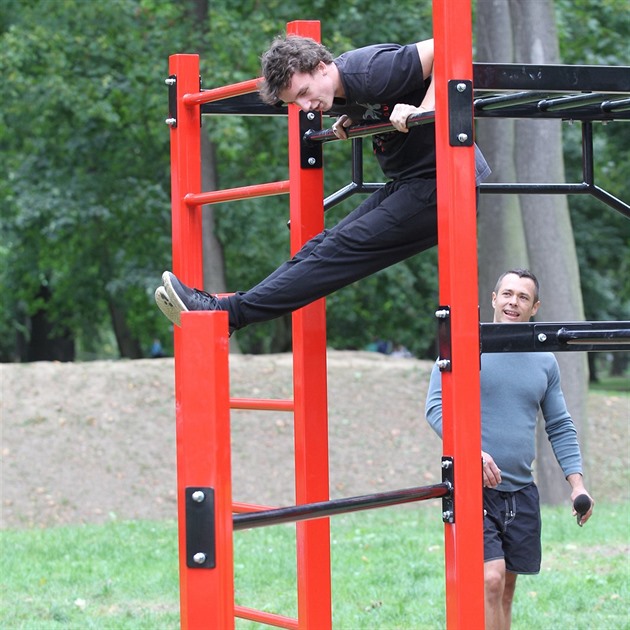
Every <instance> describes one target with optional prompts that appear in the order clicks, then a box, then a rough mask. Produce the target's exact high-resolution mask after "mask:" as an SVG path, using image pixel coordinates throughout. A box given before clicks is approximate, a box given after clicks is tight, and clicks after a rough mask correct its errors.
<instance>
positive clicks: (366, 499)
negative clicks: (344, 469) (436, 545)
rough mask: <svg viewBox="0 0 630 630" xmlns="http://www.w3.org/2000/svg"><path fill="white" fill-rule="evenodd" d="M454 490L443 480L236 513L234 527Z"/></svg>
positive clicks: (263, 524)
mask: <svg viewBox="0 0 630 630" xmlns="http://www.w3.org/2000/svg"><path fill="white" fill-rule="evenodd" d="M451 492H452V486H451V484H450V483H448V482H443V483H438V484H435V485H433V486H421V487H417V488H406V489H402V490H391V491H389V492H380V493H376V494H365V495H361V496H357V497H348V498H344V499H333V500H331V501H320V502H317V503H307V504H304V505H294V506H290V507H284V508H277V509H274V510H265V511H263V512H250V513H246V514H235V515H234V517H233V523H234V530H235V531H236V530H240V529H251V528H254V527H266V526H268V525H280V524H282V523H293V522H296V521H307V520H312V519H316V518H324V517H326V516H332V515H334V514H345V513H348V512H358V511H360V510H369V509H372V508H377V507H385V506H388V505H400V504H402V503H412V502H413V501H426V500H427V499H437V498H439V497H445V496H447V495H449V494H450V493H451Z"/></svg>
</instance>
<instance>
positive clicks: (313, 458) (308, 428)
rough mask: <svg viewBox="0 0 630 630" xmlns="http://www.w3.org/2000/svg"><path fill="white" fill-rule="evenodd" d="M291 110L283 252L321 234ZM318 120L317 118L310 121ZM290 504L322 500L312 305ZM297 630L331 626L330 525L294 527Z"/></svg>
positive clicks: (321, 339) (324, 479)
mask: <svg viewBox="0 0 630 630" xmlns="http://www.w3.org/2000/svg"><path fill="white" fill-rule="evenodd" d="M287 33H289V34H294V35H302V36H305V37H312V38H313V39H315V40H317V41H320V37H321V35H320V25H319V22H317V21H296V22H291V23H289V24H288V25H287ZM299 115H300V112H299V109H298V108H297V107H296V106H294V105H292V106H289V179H290V210H291V251H292V253H295V252H296V251H297V250H299V249H300V247H301V246H302V245H303V244H304V243H305V242H306V241H307V240H308V239H310V238H311V237H312V236H314V235H315V234H318V233H319V232H321V230H322V229H323V228H324V207H323V199H324V184H323V179H324V177H323V170H322V169H321V168H302V166H301V162H300V144H301V134H300V122H299ZM316 115H317V116H320V114H316ZM293 374H294V376H293V379H294V380H293V382H294V401H295V486H296V503H298V504H301V503H311V502H316V501H325V500H327V499H328V498H329V479H328V403H327V384H326V306H325V300H324V299H320V300H317V301H316V302H314V303H312V304H309V305H308V306H305V307H304V308H302V309H300V310H299V311H296V312H295V313H294V314H293ZM297 562H298V567H297V575H298V624H299V628H301V629H303V630H306V629H307V628H309V629H313V628H317V630H326V629H329V628H331V627H332V618H331V615H332V613H331V586H330V524H329V520H328V519H318V520H314V521H307V522H302V523H298V524H297Z"/></svg>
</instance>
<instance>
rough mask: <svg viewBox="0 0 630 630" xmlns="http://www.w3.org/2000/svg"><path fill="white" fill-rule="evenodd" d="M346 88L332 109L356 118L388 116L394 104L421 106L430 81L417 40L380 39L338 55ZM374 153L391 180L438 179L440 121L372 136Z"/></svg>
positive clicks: (384, 118)
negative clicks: (437, 131)
mask: <svg viewBox="0 0 630 630" xmlns="http://www.w3.org/2000/svg"><path fill="white" fill-rule="evenodd" d="M334 63H335V65H336V66H337V68H338V69H339V73H340V76H341V81H342V83H343V87H344V90H345V94H346V98H345V99H335V102H334V104H333V106H332V108H331V109H330V113H332V114H336V115H341V114H347V115H348V116H349V117H350V118H351V119H352V120H353V121H354V122H355V123H356V122H359V121H364V122H369V121H370V120H380V121H383V120H388V119H389V115H390V113H391V111H392V110H393V109H394V105H396V104H397V103H404V104H407V105H414V106H416V107H417V106H418V105H420V103H421V102H422V99H423V98H424V95H425V94H426V91H427V88H428V86H429V83H430V79H429V80H427V81H425V80H424V78H423V74H422V66H421V63H420V58H419V56H418V49H417V48H416V45H415V44H409V45H407V46H401V45H399V44H376V45H374V46H366V47H365V48H358V49H356V50H351V51H350V52H347V53H344V54H342V55H340V56H339V57H337V58H336V59H335V60H334ZM372 145H373V147H374V154H375V155H376V158H377V159H378V161H379V164H380V166H381V169H382V170H383V173H385V175H386V176H387V177H389V178H391V179H403V178H409V177H425V178H435V176H436V175H435V124H433V123H428V124H424V125H418V126H415V127H411V128H410V129H409V133H400V132H398V131H392V132H388V133H383V134H378V135H375V136H372Z"/></svg>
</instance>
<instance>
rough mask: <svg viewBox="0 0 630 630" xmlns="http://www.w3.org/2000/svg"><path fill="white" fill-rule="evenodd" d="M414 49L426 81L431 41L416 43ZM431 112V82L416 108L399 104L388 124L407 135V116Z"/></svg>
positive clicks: (430, 74)
mask: <svg viewBox="0 0 630 630" xmlns="http://www.w3.org/2000/svg"><path fill="white" fill-rule="evenodd" d="M416 49H417V51H418V57H419V58H420V64H421V65H422V76H423V78H424V79H425V80H426V79H428V78H429V77H431V76H432V74H433V40H432V39H425V40H424V41H421V42H418V43H417V44H416ZM432 111H435V84H434V82H433V81H431V83H430V84H429V87H428V89H427V93H426V94H425V96H424V98H423V99H422V103H420V105H419V106H418V107H414V106H413V105H405V104H403V103H399V104H398V105H396V106H395V107H394V109H393V110H392V113H391V116H390V117H389V122H390V123H392V125H394V127H395V128H396V129H397V130H398V131H402V132H403V133H407V132H408V131H409V128H408V127H407V119H408V118H409V116H413V115H414V114H421V113H423V112H432Z"/></svg>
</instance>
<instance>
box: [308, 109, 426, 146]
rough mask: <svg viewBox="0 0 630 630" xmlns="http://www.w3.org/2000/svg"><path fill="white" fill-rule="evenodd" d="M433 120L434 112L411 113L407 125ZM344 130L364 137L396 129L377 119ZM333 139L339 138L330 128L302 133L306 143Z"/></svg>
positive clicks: (354, 136) (349, 133)
mask: <svg viewBox="0 0 630 630" xmlns="http://www.w3.org/2000/svg"><path fill="white" fill-rule="evenodd" d="M434 122H435V112H423V113H422V114H412V115H411V116H409V118H407V127H416V126H418V125H426V124H428V123H434ZM345 131H346V135H347V136H348V138H364V137H365V136H373V135H376V134H377V133H388V132H390V131H396V128H395V127H394V125H392V124H391V123H390V122H388V121H383V122H380V121H379V122H372V123H365V124H356V125H352V126H351V127H346V129H345ZM333 140H339V138H338V137H337V136H336V135H335V133H334V132H333V130H332V128H330V129H322V130H321V131H313V130H309V131H307V132H306V133H305V134H304V141H305V142H308V143H313V144H314V143H316V142H332V141H333Z"/></svg>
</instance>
